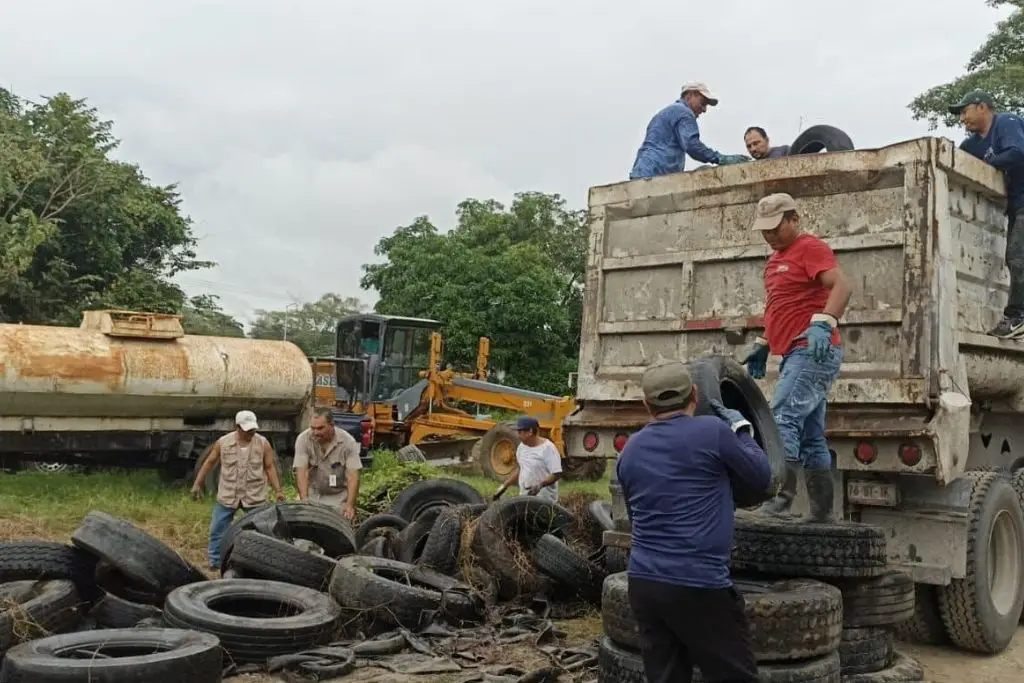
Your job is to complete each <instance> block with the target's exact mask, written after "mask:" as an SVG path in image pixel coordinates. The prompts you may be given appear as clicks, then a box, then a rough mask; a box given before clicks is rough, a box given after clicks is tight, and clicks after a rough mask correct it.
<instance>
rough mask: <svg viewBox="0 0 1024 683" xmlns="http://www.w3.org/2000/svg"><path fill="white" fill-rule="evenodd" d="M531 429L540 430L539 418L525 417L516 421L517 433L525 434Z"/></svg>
mask: <svg viewBox="0 0 1024 683" xmlns="http://www.w3.org/2000/svg"><path fill="white" fill-rule="evenodd" d="M530 429H540V424H539V423H538V422H537V418H535V417H529V416H527V415H523V416H522V417H520V418H519V419H518V420H516V431H517V432H525V431H528V430H530Z"/></svg>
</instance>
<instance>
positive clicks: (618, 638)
mask: <svg viewBox="0 0 1024 683" xmlns="http://www.w3.org/2000/svg"><path fill="white" fill-rule="evenodd" d="M601 626H602V630H603V631H604V634H605V635H606V636H608V637H609V638H611V639H612V641H613V642H615V643H618V644H619V645H622V646H623V647H627V648H629V649H631V650H639V649H640V633H639V632H638V630H637V625H636V619H634V618H633V608H632V607H630V606H629V577H628V576H627V575H626V572H624V571H622V572H618V573H615V574H609V575H608V576H606V577H605V579H604V582H603V583H602V584H601Z"/></svg>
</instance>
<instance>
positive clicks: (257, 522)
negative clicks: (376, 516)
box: [220, 501, 358, 567]
mask: <svg viewBox="0 0 1024 683" xmlns="http://www.w3.org/2000/svg"><path fill="white" fill-rule="evenodd" d="M246 529H248V530H254V531H259V532H260V533H262V534H264V535H266V536H274V537H275V538H279V537H280V536H282V535H287V536H290V537H291V538H293V539H298V538H301V539H302V540H305V541H309V542H310V543H315V544H316V545H318V546H320V548H322V549H323V551H324V555H327V556H328V557H333V558H338V557H343V556H345V555H351V554H353V553H355V552H356V548H357V547H358V546H356V536H355V532H354V531H353V530H352V525H351V524H350V523H349V521H348V520H347V519H345V518H344V517H342V516H341V512H340V511H338V510H337V509H336V508H333V507H330V506H328V505H322V504H320V503H313V502H310V501H292V502H288V503H272V504H267V505H263V506H261V507H258V508H256V509H254V510H251V511H249V512H246V513H245V514H244V515H242V516H241V517H239V518H238V520H237V521H236V522H235V523H234V524H232V525H231V526H230V527H228V530H227V531H225V532H224V539H223V540H222V541H221V544H220V557H221V567H226V566H228V564H229V558H230V557H231V547H232V546H233V545H234V543H235V537H237V536H238V534H239V533H241V532H242V531H243V530H246Z"/></svg>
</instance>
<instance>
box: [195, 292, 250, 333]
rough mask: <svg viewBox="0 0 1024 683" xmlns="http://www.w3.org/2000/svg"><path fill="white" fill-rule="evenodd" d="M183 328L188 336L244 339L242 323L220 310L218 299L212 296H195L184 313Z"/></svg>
mask: <svg viewBox="0 0 1024 683" xmlns="http://www.w3.org/2000/svg"><path fill="white" fill-rule="evenodd" d="M182 315H183V319H182V326H183V327H184V328H185V332H187V333H188V334H204V335H210V336H214V337H244V336H245V330H244V329H243V328H242V323H240V322H238V321H237V320H235V319H234V318H232V317H231V316H230V315H228V314H227V313H224V312H223V311H221V310H220V305H219V304H218V303H217V297H216V296H213V295H211V294H202V295H200V296H194V297H192V298H191V299H189V301H188V303H186V304H185V307H184V310H183V311H182Z"/></svg>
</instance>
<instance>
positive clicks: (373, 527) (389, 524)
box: [355, 512, 409, 548]
mask: <svg viewBox="0 0 1024 683" xmlns="http://www.w3.org/2000/svg"><path fill="white" fill-rule="evenodd" d="M407 526H409V522H408V521H406V520H405V519H403V518H401V517H399V516H398V515H389V514H387V513H386V512H382V513H379V514H376V515H370V516H369V517H367V518H366V519H365V520H363V523H362V524H360V525H359V526H358V527H357V528H356V538H355V540H356V542H355V545H356V547H357V548H362V547H363V546H364V545H366V542H367V541H369V540H370V538H371V537H372V536H374V535H375V533H380V532H378V529H394V530H396V531H401V530H402V529H404V528H405V527H407Z"/></svg>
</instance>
